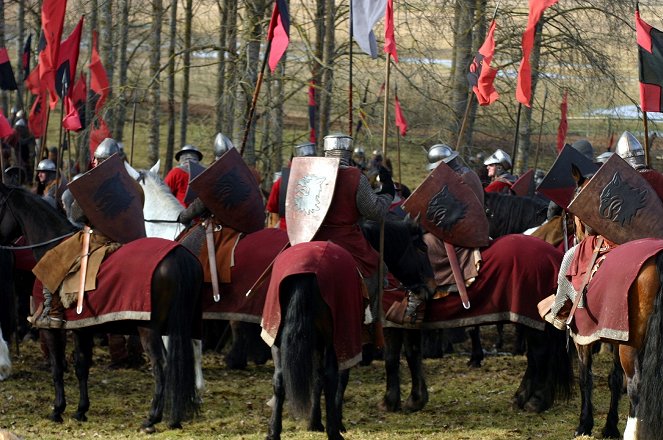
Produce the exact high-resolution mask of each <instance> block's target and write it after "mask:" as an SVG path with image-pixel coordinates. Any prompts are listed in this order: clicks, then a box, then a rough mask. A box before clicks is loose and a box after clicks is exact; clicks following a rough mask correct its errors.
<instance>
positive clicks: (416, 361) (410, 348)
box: [403, 330, 428, 412]
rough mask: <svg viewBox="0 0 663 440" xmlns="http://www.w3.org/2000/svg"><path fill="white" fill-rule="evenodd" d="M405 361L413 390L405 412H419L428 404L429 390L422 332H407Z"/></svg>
mask: <svg viewBox="0 0 663 440" xmlns="http://www.w3.org/2000/svg"><path fill="white" fill-rule="evenodd" d="M405 359H407V365H408V367H409V369H410V377H411V378H412V389H411V391H410V395H409V396H408V398H407V400H406V401H405V404H404V405H403V410H405V411H407V412H414V411H419V410H421V409H423V408H424V406H426V403H428V388H427V387H426V377H425V374H424V365H423V362H422V356H421V330H405Z"/></svg>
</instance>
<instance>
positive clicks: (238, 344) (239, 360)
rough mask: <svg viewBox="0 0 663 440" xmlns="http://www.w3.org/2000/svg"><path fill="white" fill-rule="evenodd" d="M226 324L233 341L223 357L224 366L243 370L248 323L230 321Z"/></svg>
mask: <svg viewBox="0 0 663 440" xmlns="http://www.w3.org/2000/svg"><path fill="white" fill-rule="evenodd" d="M228 325H229V326H230V330H231V331H232V336H233V342H232V346H231V347H230V351H229V352H228V354H227V355H226V357H225V361H226V366H227V367H228V368H230V369H231V370H244V369H245V368H246V364H247V360H246V359H247V351H248V335H247V331H248V328H247V326H248V325H247V324H245V323H243V322H241V321H230V322H228Z"/></svg>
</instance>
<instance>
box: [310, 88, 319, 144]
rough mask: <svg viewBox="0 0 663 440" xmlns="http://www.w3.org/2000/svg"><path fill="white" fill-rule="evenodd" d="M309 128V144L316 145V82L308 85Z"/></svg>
mask: <svg viewBox="0 0 663 440" xmlns="http://www.w3.org/2000/svg"><path fill="white" fill-rule="evenodd" d="M308 126H309V130H310V131H309V142H313V143H314V144H315V143H316V139H317V136H316V133H315V80H311V81H309V83H308Z"/></svg>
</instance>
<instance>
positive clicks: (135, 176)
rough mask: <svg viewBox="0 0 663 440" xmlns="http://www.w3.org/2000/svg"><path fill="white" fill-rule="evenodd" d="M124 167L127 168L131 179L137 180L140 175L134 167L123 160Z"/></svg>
mask: <svg viewBox="0 0 663 440" xmlns="http://www.w3.org/2000/svg"><path fill="white" fill-rule="evenodd" d="M124 168H125V169H126V170H127V173H129V175H130V176H131V178H132V179H134V180H138V178H139V177H140V173H139V172H138V171H136V170H135V169H134V167H132V166H131V165H129V162H127V161H125V162H124Z"/></svg>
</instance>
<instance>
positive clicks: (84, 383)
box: [74, 330, 92, 422]
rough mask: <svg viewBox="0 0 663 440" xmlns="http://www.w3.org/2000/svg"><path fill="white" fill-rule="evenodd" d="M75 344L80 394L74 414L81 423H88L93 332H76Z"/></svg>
mask: <svg viewBox="0 0 663 440" xmlns="http://www.w3.org/2000/svg"><path fill="white" fill-rule="evenodd" d="M74 343H75V352H74V353H75V355H74V364H75V369H76V378H77V379H78V392H79V399H78V409H77V410H76V414H74V418H75V419H76V420H78V421H79V422H86V421H87V416H86V415H85V413H87V411H88V410H89V409H90V397H89V396H88V377H89V376H90V365H91V363H92V332H89V331H86V330H79V331H75V332H74Z"/></svg>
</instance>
